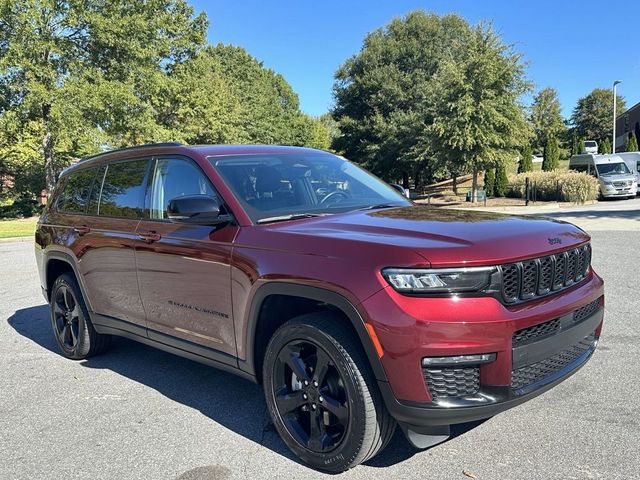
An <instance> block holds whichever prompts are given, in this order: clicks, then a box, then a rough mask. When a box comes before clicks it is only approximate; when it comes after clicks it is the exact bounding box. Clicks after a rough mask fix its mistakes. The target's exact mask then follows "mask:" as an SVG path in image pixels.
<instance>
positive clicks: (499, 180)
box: [495, 163, 509, 197]
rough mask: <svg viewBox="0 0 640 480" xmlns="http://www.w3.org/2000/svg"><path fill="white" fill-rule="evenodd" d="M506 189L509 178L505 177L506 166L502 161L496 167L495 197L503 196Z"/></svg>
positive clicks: (505, 193)
mask: <svg viewBox="0 0 640 480" xmlns="http://www.w3.org/2000/svg"><path fill="white" fill-rule="evenodd" d="M508 189H509V179H508V178H507V167H506V166H505V165H504V163H503V164H502V165H500V166H499V167H498V168H497V169H496V188H495V194H496V197H505V196H506V195H507V190H508Z"/></svg>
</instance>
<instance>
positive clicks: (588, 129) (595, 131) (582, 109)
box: [571, 88, 625, 143]
mask: <svg viewBox="0 0 640 480" xmlns="http://www.w3.org/2000/svg"><path fill="white" fill-rule="evenodd" d="M616 102H617V107H616V109H617V111H618V112H624V111H625V100H624V98H623V97H621V96H620V95H617V100H616ZM612 121H613V92H612V91H611V90H610V89H606V88H596V89H594V90H593V91H592V92H591V93H589V94H588V95H586V96H584V97H582V98H580V99H579V100H578V104H577V105H576V107H575V108H574V109H573V113H572V115H571V123H572V124H573V126H574V128H575V131H576V134H577V135H578V136H579V137H581V138H583V139H585V140H596V141H597V142H598V143H601V142H603V141H604V140H605V139H606V138H607V137H609V136H611V132H612V129H613V127H612Z"/></svg>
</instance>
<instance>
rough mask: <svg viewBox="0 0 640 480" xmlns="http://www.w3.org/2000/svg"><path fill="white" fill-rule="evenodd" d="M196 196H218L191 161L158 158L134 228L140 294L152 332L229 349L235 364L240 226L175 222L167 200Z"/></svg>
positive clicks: (160, 337)
mask: <svg viewBox="0 0 640 480" xmlns="http://www.w3.org/2000/svg"><path fill="white" fill-rule="evenodd" d="M199 194H200V195H211V196H218V195H217V192H216V191H215V190H214V188H213V186H212V184H211V182H210V181H209V179H208V178H207V177H206V175H205V174H204V173H203V171H202V170H201V169H200V167H199V166H198V165H197V164H196V163H195V162H194V161H193V160H191V159H189V158H185V157H162V158H157V159H155V160H154V165H153V166H152V170H151V174H150V177H149V185H148V187H147V200H146V206H147V212H146V215H145V219H143V220H142V221H141V222H140V224H139V225H138V229H137V232H136V233H137V234H138V236H139V240H138V241H137V245H136V262H137V267H138V281H139V285H140V295H141V298H142V303H143V305H144V308H145V311H146V315H147V327H148V329H149V337H150V338H154V339H156V340H159V341H162V342H171V340H172V339H171V338H168V337H167V335H169V336H171V337H177V338H178V339H179V340H185V341H187V342H191V343H195V344H199V345H202V346H205V347H208V348H209V349H215V350H218V351H220V352H223V353H225V354H229V358H228V360H229V363H232V362H233V361H235V358H234V357H235V355H236V344H235V335H234V329H233V312H232V308H231V266H230V261H231V247H232V242H233V239H234V238H235V235H236V233H237V227H236V226H235V225H234V224H227V225H222V226H203V225H188V224H184V223H172V222H171V221H169V220H168V218H167V211H166V210H167V205H168V204H169V201H170V200H172V199H174V198H177V197H181V196H186V195H199ZM220 203H221V204H222V201H220ZM222 361H225V359H224V358H223V359H222Z"/></svg>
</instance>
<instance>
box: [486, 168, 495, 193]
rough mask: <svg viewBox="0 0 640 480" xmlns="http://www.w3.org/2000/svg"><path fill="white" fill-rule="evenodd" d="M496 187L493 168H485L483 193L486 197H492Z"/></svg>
mask: <svg viewBox="0 0 640 480" xmlns="http://www.w3.org/2000/svg"><path fill="white" fill-rule="evenodd" d="M495 186H496V171H495V170H494V169H493V168H487V170H486V171H485V172H484V191H485V193H486V194H487V197H493V195H494V192H495Z"/></svg>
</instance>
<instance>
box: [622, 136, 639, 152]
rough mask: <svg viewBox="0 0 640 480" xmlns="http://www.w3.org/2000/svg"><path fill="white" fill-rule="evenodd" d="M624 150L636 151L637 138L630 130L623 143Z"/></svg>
mask: <svg viewBox="0 0 640 480" xmlns="http://www.w3.org/2000/svg"><path fill="white" fill-rule="evenodd" d="M624 151H625V152H637V151H638V140H636V136H635V135H634V134H633V132H631V133H630V134H629V136H628V137H627V141H626V142H625V145H624Z"/></svg>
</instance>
